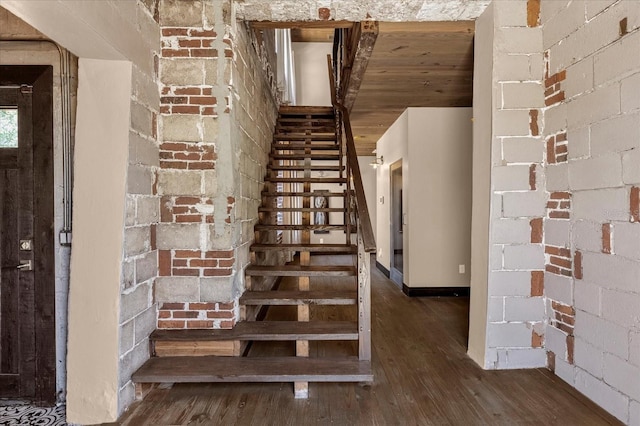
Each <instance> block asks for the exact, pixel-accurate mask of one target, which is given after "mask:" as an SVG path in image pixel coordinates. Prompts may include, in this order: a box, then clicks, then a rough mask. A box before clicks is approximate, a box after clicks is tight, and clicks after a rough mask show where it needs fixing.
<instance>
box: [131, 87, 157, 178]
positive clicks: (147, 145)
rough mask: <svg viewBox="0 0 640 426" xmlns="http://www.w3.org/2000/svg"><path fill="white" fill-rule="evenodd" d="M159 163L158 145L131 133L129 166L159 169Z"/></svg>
mask: <svg viewBox="0 0 640 426" xmlns="http://www.w3.org/2000/svg"><path fill="white" fill-rule="evenodd" d="M156 90H157V88H156ZM159 163H160V161H159V157H158V145H157V144H156V143H155V142H154V141H153V140H151V139H146V138H143V137H142V136H140V135H138V134H137V133H134V132H130V133H129V164H139V165H144V166H156V167H157V166H158V164H159Z"/></svg>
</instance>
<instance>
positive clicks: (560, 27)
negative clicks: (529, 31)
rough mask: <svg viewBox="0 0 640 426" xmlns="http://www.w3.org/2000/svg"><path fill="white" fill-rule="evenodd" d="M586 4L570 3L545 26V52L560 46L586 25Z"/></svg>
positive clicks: (582, 1) (577, 1)
mask: <svg viewBox="0 0 640 426" xmlns="http://www.w3.org/2000/svg"><path fill="white" fill-rule="evenodd" d="M584 3H585V1H584V0H576V1H572V2H570V3H569V4H568V5H567V7H566V8H563V9H561V10H559V11H558V13H557V14H556V15H555V16H554V17H553V18H552V19H551V20H550V21H549V22H547V23H546V24H545V26H544V31H543V32H542V36H543V46H544V50H547V49H549V48H550V47H551V46H553V45H555V44H558V42H560V41H562V40H564V39H565V38H566V37H567V36H568V35H569V34H571V33H573V32H574V31H576V30H577V29H578V28H580V27H582V26H583V25H584V24H585V18H584Z"/></svg>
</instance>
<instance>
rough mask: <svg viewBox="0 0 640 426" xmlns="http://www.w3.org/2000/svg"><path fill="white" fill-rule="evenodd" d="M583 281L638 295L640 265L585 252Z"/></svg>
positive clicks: (618, 258)
mask: <svg viewBox="0 0 640 426" xmlns="http://www.w3.org/2000/svg"><path fill="white" fill-rule="evenodd" d="M582 271H583V276H584V279H585V280H587V281H591V282H592V283H595V284H598V285H601V286H603V287H606V288H610V289H617V290H621V291H624V292H635V293H640V263H639V262H637V261H633V260H629V259H625V258H623V257H621V256H611V255H609V254H602V253H589V252H585V253H583V255H582Z"/></svg>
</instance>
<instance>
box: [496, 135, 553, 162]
mask: <svg viewBox="0 0 640 426" xmlns="http://www.w3.org/2000/svg"><path fill="white" fill-rule="evenodd" d="M543 153H544V143H543V141H542V139H540V138H533V137H531V138H517V137H516V138H502V154H503V156H504V160H505V161H506V162H507V163H542V157H543Z"/></svg>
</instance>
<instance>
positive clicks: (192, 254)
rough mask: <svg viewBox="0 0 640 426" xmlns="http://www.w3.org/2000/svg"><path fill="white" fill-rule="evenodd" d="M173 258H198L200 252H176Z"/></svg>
mask: <svg viewBox="0 0 640 426" xmlns="http://www.w3.org/2000/svg"><path fill="white" fill-rule="evenodd" d="M174 256H175V257H177V258H182V259H185V258H192V257H197V258H200V250H176V251H175V252H174Z"/></svg>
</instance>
